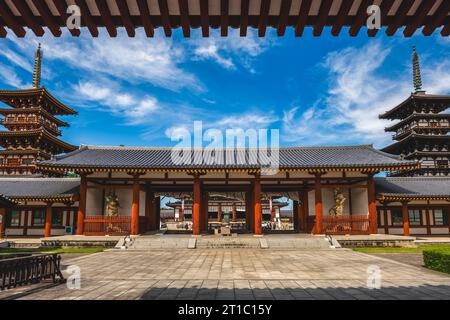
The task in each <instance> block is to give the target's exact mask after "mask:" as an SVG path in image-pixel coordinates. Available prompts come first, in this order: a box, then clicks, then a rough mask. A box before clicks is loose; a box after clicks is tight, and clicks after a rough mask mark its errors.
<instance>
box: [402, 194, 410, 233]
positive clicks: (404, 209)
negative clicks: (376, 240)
mask: <svg viewBox="0 0 450 320" xmlns="http://www.w3.org/2000/svg"><path fill="white" fill-rule="evenodd" d="M402 213H403V235H404V236H409V212H408V202H407V201H403V202H402Z"/></svg>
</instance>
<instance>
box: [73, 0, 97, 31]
mask: <svg viewBox="0 0 450 320" xmlns="http://www.w3.org/2000/svg"><path fill="white" fill-rule="evenodd" d="M75 3H76V4H77V6H79V7H80V11H81V20H82V21H84V24H85V25H86V26H87V28H88V29H89V32H90V33H91V35H92V36H93V37H94V38H97V37H98V29H97V25H96V24H95V23H94V21H93V19H92V16H91V12H90V11H89V8H88V6H87V4H86V1H83V0H75Z"/></svg>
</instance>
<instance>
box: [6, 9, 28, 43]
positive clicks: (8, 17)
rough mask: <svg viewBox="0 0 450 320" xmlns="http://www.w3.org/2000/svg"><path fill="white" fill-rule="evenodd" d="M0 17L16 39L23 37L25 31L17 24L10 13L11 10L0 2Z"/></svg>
mask: <svg viewBox="0 0 450 320" xmlns="http://www.w3.org/2000/svg"><path fill="white" fill-rule="evenodd" d="M0 16H2V19H3V21H4V22H5V24H6V26H7V27H8V28H10V29H11V30H12V31H13V32H14V34H15V35H16V36H17V37H19V38H23V37H25V34H26V31H25V29H24V28H23V27H22V26H21V25H20V24H19V22H18V21H17V19H16V17H15V16H14V14H13V13H12V12H11V9H9V7H8V5H7V4H6V2H4V1H1V2H0ZM5 36H6V35H5Z"/></svg>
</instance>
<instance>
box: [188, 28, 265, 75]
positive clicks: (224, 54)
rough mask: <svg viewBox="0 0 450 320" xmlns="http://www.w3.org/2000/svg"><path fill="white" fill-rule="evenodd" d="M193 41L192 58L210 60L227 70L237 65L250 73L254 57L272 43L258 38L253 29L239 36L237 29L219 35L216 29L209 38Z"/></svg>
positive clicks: (252, 69) (233, 68) (235, 67)
mask: <svg viewBox="0 0 450 320" xmlns="http://www.w3.org/2000/svg"><path fill="white" fill-rule="evenodd" d="M193 43H194V49H193V54H194V57H193V59H194V60H212V61H214V62H216V63H217V64H219V65H220V66H222V67H224V68H225V69H229V70H235V69H237V66H238V65H239V66H241V67H243V68H244V69H246V70H247V71H250V72H252V73H254V72H255V70H254V68H253V66H252V64H253V61H254V59H255V58H256V57H258V56H259V55H261V54H262V53H264V52H265V51H266V50H268V49H269V48H270V47H271V46H273V45H274V42H273V41H271V40H270V39H268V38H258V37H257V36H256V31H254V30H248V33H247V37H240V36H239V30H230V32H229V35H228V37H220V35H218V31H217V30H216V31H214V32H213V33H212V34H211V35H210V37H209V38H198V39H196V40H194V41H193Z"/></svg>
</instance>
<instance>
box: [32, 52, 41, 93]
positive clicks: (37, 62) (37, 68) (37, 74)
mask: <svg viewBox="0 0 450 320" xmlns="http://www.w3.org/2000/svg"><path fill="white" fill-rule="evenodd" d="M41 63H42V50H41V44H40V43H39V46H38V49H37V51H36V55H35V57H34V69H33V83H32V86H33V88H39V87H40V86H41Z"/></svg>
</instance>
